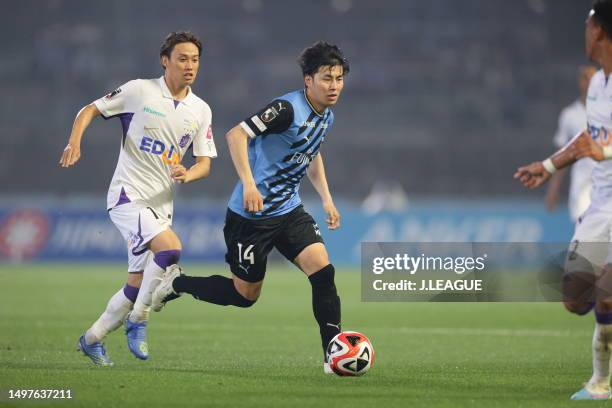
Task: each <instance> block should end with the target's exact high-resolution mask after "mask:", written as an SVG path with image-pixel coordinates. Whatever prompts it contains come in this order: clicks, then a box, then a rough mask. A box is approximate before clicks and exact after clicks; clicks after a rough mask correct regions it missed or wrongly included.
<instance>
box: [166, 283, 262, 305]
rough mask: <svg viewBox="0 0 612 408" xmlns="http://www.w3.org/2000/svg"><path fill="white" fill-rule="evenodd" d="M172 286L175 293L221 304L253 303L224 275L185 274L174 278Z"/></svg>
mask: <svg viewBox="0 0 612 408" xmlns="http://www.w3.org/2000/svg"><path fill="white" fill-rule="evenodd" d="M172 288H173V289H174V291H175V292H177V293H189V294H190V295H191V296H193V297H194V298H196V299H198V300H202V301H204V302H208V303H214V304H215V305H221V306H227V305H232V306H238V307H250V306H253V304H254V303H255V301H254V300H249V299H247V298H245V297H243V296H242V295H241V294H240V293H238V291H237V290H236V288H235V287H234V281H233V280H231V279H230V278H226V277H225V276H220V275H213V276H208V277H204V276H186V275H181V276H179V277H177V278H176V279H174V281H173V282H172Z"/></svg>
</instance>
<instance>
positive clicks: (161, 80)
mask: <svg viewBox="0 0 612 408" xmlns="http://www.w3.org/2000/svg"><path fill="white" fill-rule="evenodd" d="M159 86H160V87H161V90H162V95H163V96H164V98H168V99H172V100H175V99H174V97H173V96H172V92H170V89H168V85H166V80H165V79H164V76H163V75H162V76H161V77H160V78H159ZM187 90H188V91H189V93H188V94H187V96H186V97H185V98H183V100H182V101H180V103H184V104H185V105H191V103H192V102H193V100H194V98H195V96H194V94H193V91H192V90H191V87H190V86H188V87H187Z"/></svg>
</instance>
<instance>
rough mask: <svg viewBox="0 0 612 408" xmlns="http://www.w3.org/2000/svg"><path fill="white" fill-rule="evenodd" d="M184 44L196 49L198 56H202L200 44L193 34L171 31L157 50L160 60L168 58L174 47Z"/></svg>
mask: <svg viewBox="0 0 612 408" xmlns="http://www.w3.org/2000/svg"><path fill="white" fill-rule="evenodd" d="M186 42H190V43H192V44H193V45H195V46H196V47H198V56H200V55H202V43H201V42H200V40H199V39H198V37H196V35H195V34H194V33H192V32H191V31H173V32H171V33H170V34H168V35H167V36H166V39H165V40H164V42H163V43H162V45H161V47H160V49H159V57H160V58H161V57H163V56H164V55H165V56H166V57H168V58H170V54H172V50H173V49H174V46H175V45H176V44H180V43H186Z"/></svg>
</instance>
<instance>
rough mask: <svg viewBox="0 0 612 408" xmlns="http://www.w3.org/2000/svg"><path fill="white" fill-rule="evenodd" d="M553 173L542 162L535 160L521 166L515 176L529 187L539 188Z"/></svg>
mask: <svg viewBox="0 0 612 408" xmlns="http://www.w3.org/2000/svg"><path fill="white" fill-rule="evenodd" d="M550 176H551V174H550V173H549V172H547V171H546V169H545V168H544V166H543V165H542V162H534V163H531V164H530V165H528V166H523V167H519V168H518V169H517V170H516V173H514V178H515V179H517V180H519V181H520V182H521V183H522V184H523V185H524V186H525V187H527V188H537V187H540V186H541V185H542V184H544V183H545V182H546V181H547V180H548V179H549V178H550Z"/></svg>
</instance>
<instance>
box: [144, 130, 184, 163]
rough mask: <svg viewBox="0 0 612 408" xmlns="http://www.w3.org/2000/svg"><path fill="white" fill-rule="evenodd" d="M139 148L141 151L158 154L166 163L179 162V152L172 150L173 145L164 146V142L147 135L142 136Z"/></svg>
mask: <svg viewBox="0 0 612 408" xmlns="http://www.w3.org/2000/svg"><path fill="white" fill-rule="evenodd" d="M139 149H140V150H141V151H143V152H146V153H150V154H154V155H156V156H160V158H161V159H162V160H163V162H164V163H166V164H179V163H180V162H181V154H180V153H179V152H177V151H176V150H174V146H170V148H166V145H165V144H164V142H162V141H160V140H155V139H153V138H151V137H149V136H143V137H142V140H141V141H140V147H139Z"/></svg>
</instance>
